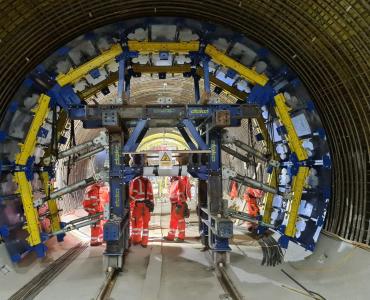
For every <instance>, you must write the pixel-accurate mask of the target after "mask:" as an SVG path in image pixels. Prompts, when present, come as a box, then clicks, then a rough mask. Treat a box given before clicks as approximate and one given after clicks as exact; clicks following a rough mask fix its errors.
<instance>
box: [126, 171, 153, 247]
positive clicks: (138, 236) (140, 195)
mask: <svg viewBox="0 0 370 300" xmlns="http://www.w3.org/2000/svg"><path fill="white" fill-rule="evenodd" d="M129 195H130V207H131V209H132V213H131V224H132V225H131V227H132V229H131V242H132V243H133V244H134V245H138V244H141V246H142V247H144V248H146V247H147V246H148V239H149V221H150V213H151V212H153V210H154V200H153V188H152V183H151V182H150V180H149V179H148V178H145V177H143V176H139V177H136V178H135V179H134V180H132V181H131V182H130V189H129Z"/></svg>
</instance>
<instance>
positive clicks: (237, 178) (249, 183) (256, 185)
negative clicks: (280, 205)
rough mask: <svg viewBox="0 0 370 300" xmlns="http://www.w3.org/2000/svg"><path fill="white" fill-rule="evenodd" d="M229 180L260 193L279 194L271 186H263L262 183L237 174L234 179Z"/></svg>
mask: <svg viewBox="0 0 370 300" xmlns="http://www.w3.org/2000/svg"><path fill="white" fill-rule="evenodd" d="M231 179H233V180H235V181H237V182H239V183H241V184H243V185H247V186H250V187H253V188H256V189H259V190H262V191H264V192H267V193H271V194H278V192H279V191H278V189H276V188H273V187H272V186H269V185H267V184H264V183H262V182H259V181H257V180H254V179H252V178H250V177H247V176H242V175H240V174H237V175H236V176H235V177H231Z"/></svg>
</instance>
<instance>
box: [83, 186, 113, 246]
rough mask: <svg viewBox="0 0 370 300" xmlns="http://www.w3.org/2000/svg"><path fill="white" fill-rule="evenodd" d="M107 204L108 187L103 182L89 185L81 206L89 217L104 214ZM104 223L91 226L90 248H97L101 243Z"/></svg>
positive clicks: (100, 222)
mask: <svg viewBox="0 0 370 300" xmlns="http://www.w3.org/2000/svg"><path fill="white" fill-rule="evenodd" d="M108 203H109V187H108V186H106V185H105V184H104V183H103V182H99V183H95V184H93V185H90V186H89V187H88V188H87V189H86V191H85V197H84V201H83V202H82V205H83V207H84V209H85V210H86V211H87V212H88V214H89V215H95V214H97V213H103V212H104V206H105V205H106V204H108ZM105 222H106V221H103V220H102V221H98V222H97V223H95V224H93V225H91V240H90V245H91V246H99V245H101V244H102V243H103V226H104V223H105Z"/></svg>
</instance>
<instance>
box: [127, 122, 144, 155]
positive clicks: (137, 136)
mask: <svg viewBox="0 0 370 300" xmlns="http://www.w3.org/2000/svg"><path fill="white" fill-rule="evenodd" d="M147 131H148V120H140V121H139V122H138V123H137V125H136V127H135V129H134V131H133V132H132V134H131V135H130V137H129V139H128V141H127V143H126V144H125V146H124V147H123V151H124V152H134V151H135V150H136V149H137V147H138V146H139V144H140V142H141V141H142V139H143V138H144V136H145V134H146V132H147Z"/></svg>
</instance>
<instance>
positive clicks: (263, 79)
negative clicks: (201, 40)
mask: <svg viewBox="0 0 370 300" xmlns="http://www.w3.org/2000/svg"><path fill="white" fill-rule="evenodd" d="M205 53H206V54H208V55H209V56H210V57H211V58H212V59H213V60H214V61H215V62H216V63H218V64H220V65H222V66H224V67H226V68H230V69H233V70H234V71H236V72H237V73H239V74H240V76H242V77H244V78H245V79H246V80H247V81H249V82H250V83H252V84H259V85H262V86H264V85H265V84H266V83H267V82H268V78H267V76H266V75H264V74H258V73H257V72H256V71H255V70H252V69H250V68H248V67H246V66H244V65H242V64H241V63H239V62H237V61H236V60H234V59H232V58H231V57H229V56H227V55H226V54H225V53H222V52H221V51H219V50H218V49H217V48H216V47H215V46H213V45H210V44H208V45H207V46H206V49H205Z"/></svg>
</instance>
